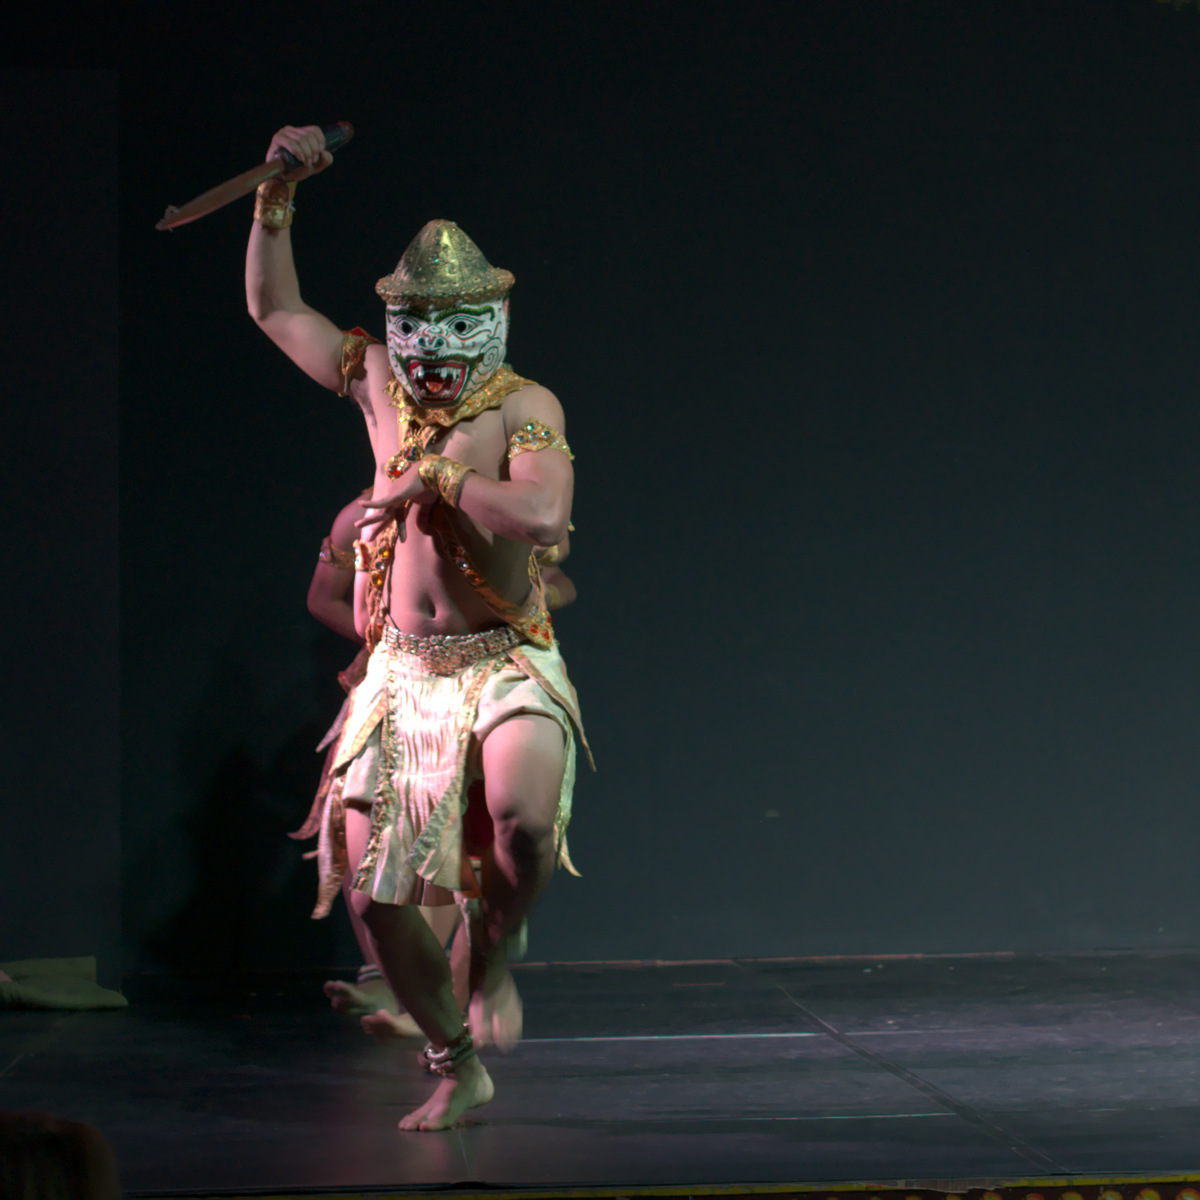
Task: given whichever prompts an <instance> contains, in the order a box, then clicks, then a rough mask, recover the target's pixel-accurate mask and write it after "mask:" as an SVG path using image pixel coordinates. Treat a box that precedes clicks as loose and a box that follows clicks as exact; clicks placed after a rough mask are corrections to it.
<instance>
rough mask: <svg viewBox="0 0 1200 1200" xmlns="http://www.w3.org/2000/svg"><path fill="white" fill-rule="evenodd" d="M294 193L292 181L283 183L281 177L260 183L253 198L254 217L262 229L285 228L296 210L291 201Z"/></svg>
mask: <svg viewBox="0 0 1200 1200" xmlns="http://www.w3.org/2000/svg"><path fill="white" fill-rule="evenodd" d="M295 195H296V185H295V184H294V183H284V182H283V180H282V179H268V180H267V181H266V183H260V184H259V185H258V192H257V194H256V196H255V200H254V219H255V220H256V221H257V222H258V223H259V224H260V225H261V226H262V227H263V228H264V229H286V228H287V227H288V226H289V225H290V224H291V223H292V215H293V214H294V213H295V211H296V206H295V205H294V204H293V203H292V200H293V198H294V197H295Z"/></svg>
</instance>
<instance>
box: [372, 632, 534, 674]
mask: <svg viewBox="0 0 1200 1200" xmlns="http://www.w3.org/2000/svg"><path fill="white" fill-rule="evenodd" d="M522 640H523V638H522V636H521V633H520V631H519V630H516V629H514V628H513V627H512V626H511V625H502V626H501V627H500V628H499V629H485V630H483V631H482V632H481V633H445V634H443V633H435V634H431V635H430V636H429V637H416V636H415V635H413V634H411V633H402V632H401V631H400V630H399V629H397V628H396V627H395V626H394V625H385V626H384V629H383V642H384V645H385V646H387V648H388V649H389V650H393V651H397V652H399V653H401V654H411V655H413V657H414V658H419V659H420V660H421V663H422V665H424V666H425V667H426V668H427V669H428V670H430V671H432V672H433V673H434V674H435V675H453V674H455V673H456V672H458V671H462V670H464V669H465V668H466V667H469V666H470V665H471V664H472V663H476V662H478V661H479V660H480V659H481V658H491V656H492V655H493V654H501V653H503V652H504V651H505V650H507V649H508V648H509V647H510V646H515V645H517V643H518V642H520V641H522Z"/></svg>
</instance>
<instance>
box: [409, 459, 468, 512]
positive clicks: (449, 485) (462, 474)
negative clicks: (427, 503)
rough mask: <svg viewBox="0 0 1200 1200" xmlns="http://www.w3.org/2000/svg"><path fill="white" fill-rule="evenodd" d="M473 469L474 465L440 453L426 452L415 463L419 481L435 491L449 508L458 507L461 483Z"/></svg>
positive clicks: (464, 481)
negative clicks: (470, 465)
mask: <svg viewBox="0 0 1200 1200" xmlns="http://www.w3.org/2000/svg"><path fill="white" fill-rule="evenodd" d="M474 470H475V468H474V467H468V466H467V465H466V464H465V463H460V462H455V460H454V459H452V458H446V457H445V456H444V455H442V454H427V455H426V456H425V457H424V458H423V459H421V461H420V462H419V463H417V474H418V475H420V477H421V482H422V483H423V484H424V485H425V486H426V487H427V488H429V490H430V491H431V492H437V494H438V495H439V496H441V498H442V499H443V500H444V501H445V502H446V503H447V504H448V505H449V506H450V507H451V508H457V507H458V501H459V497H460V496H461V495H462V490H463V484H464V483H466V481H467V476H468V475H470V474H471V473H472V472H473V471H474Z"/></svg>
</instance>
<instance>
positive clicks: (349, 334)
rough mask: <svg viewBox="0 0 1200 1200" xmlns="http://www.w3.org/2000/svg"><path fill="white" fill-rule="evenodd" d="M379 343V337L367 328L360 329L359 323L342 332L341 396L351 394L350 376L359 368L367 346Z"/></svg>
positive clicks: (339, 393)
mask: <svg viewBox="0 0 1200 1200" xmlns="http://www.w3.org/2000/svg"><path fill="white" fill-rule="evenodd" d="M378 345H379V339H378V338H377V337H372V336H371V335H370V334H369V333H368V332H367V331H366V330H365V329H359V328H358V326H357V325H356V326H355V327H354V328H353V329H348V330H347V331H346V332H345V333H343V334H342V361H341V365H340V368H339V369H340V372H341V376H342V390H341V391H340V392H338V395H339V396H348V395H349V394H350V376H351V375H353V374H354V372H355V371H357V370H358V368H359V364H360V363H361V362H362V360H363V358H364V357H365V356H366V353H367V347H368V346H378Z"/></svg>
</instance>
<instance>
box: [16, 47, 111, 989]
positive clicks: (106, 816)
mask: <svg viewBox="0 0 1200 1200" xmlns="http://www.w3.org/2000/svg"><path fill="white" fill-rule="evenodd" d="M13 45H14V46H15V43H13ZM0 112H3V113H4V114H5V117H6V120H5V133H4V153H3V165H2V166H0V181H2V184H0V247H2V249H0V275H2V277H3V295H4V308H3V319H2V320H0V347H2V349H3V361H4V364H5V379H6V383H5V388H4V392H5V394H4V400H3V408H2V411H3V419H2V425H0V445H2V446H3V470H2V471H0V494H2V495H3V514H4V516H3V538H4V546H5V549H4V552H3V554H2V555H0V558H2V559H3V564H4V566H3V586H2V587H0V614H2V617H0V620H2V622H3V629H4V650H3V655H2V662H3V674H2V678H3V688H4V690H3V701H4V704H3V708H4V716H3V720H2V721H0V758H2V760H3V762H4V765H5V774H4V787H3V795H2V797H0V810H2V812H3V826H2V828H0V962H3V961H8V960H11V959H18V958H66V957H76V956H83V955H93V956H95V957H96V959H97V964H98V968H99V971H100V977H101V982H103V983H105V984H107V985H109V986H116V985H117V984H118V982H119V980H120V973H121V962H120V952H121V923H120V913H119V903H120V875H119V871H120V841H119V836H120V807H119V791H118V785H119V770H118V762H119V757H118V730H119V715H118V711H119V710H118V703H119V700H118V687H117V681H118V644H117V613H118V603H117V599H118V598H117V587H118V574H117V72H116V70H49V69H26V70H21V69H15V68H8V67H6V68H3V69H0Z"/></svg>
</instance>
